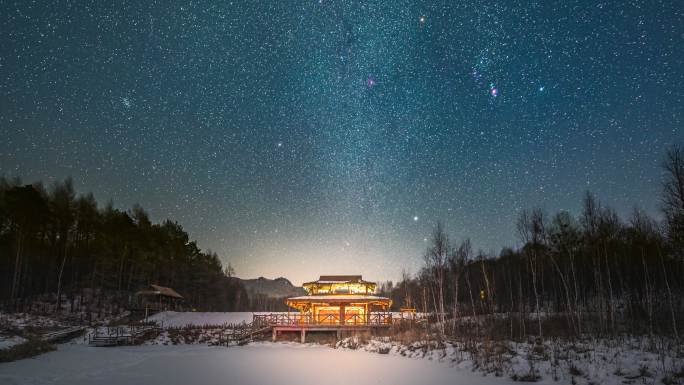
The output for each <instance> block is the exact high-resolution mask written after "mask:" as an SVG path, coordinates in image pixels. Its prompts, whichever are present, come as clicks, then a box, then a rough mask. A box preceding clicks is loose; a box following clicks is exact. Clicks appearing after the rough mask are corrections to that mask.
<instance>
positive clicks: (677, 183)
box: [390, 147, 684, 338]
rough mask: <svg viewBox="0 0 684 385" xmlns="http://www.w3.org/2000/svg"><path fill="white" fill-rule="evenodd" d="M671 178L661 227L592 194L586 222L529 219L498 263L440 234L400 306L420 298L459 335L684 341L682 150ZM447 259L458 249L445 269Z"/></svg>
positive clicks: (536, 214)
mask: <svg viewBox="0 0 684 385" xmlns="http://www.w3.org/2000/svg"><path fill="white" fill-rule="evenodd" d="M663 170H664V176H665V179H664V182H663V194H662V208H663V214H664V215H663V220H662V222H659V221H657V220H656V219H654V218H651V217H649V216H648V215H647V214H646V213H645V212H643V211H641V210H638V209H635V210H634V213H633V214H632V215H631V217H630V218H626V220H623V219H621V218H620V217H619V216H618V215H617V213H616V212H615V210H613V209H611V208H610V207H608V206H606V205H604V204H602V202H600V201H599V200H598V199H597V198H596V197H595V196H594V195H592V194H591V193H589V192H587V193H586V194H585V197H584V199H583V202H582V210H581V212H580V214H579V216H578V217H574V216H573V215H572V214H571V213H569V212H565V211H561V212H559V213H556V214H554V215H552V216H549V217H547V216H546V215H545V214H544V212H543V211H542V210H540V209H538V208H533V209H531V210H523V211H522V212H521V213H520V215H519V218H518V221H517V223H516V229H517V232H518V235H519V239H520V241H521V246H520V247H518V248H517V249H511V248H505V249H503V250H502V251H501V252H500V253H499V255H498V256H493V255H487V254H485V253H483V252H478V253H473V251H472V246H471V244H470V241H469V240H465V241H464V242H462V243H461V244H460V246H459V247H457V248H456V249H455V250H451V249H450V246H449V245H448V242H446V240H447V239H448V237H447V234H448V233H447V231H446V230H445V229H444V228H443V226H442V225H437V227H436V229H435V234H436V235H435V236H433V239H432V244H431V245H430V246H429V247H428V254H427V255H426V258H425V259H424V261H425V264H424V267H423V269H422V270H421V271H419V272H418V273H417V274H416V276H415V278H413V277H410V276H407V275H405V276H404V277H403V278H402V281H401V282H399V283H398V284H397V285H395V289H394V290H395V291H396V293H390V295H391V296H392V298H393V299H394V300H395V305H394V306H395V307H396V308H399V307H403V306H408V303H406V302H407V300H406V299H412V301H411V302H412V305H413V306H412V307H416V308H418V310H419V311H423V312H427V313H429V314H431V315H432V317H433V319H434V320H435V321H437V322H440V323H441V324H442V325H444V326H449V329H450V330H447V331H446V334H449V333H453V334H454V335H458V334H469V335H478V336H482V333H483V331H486V333H487V335H499V336H503V337H507V338H525V337H526V336H528V335H529V334H532V335H537V336H550V335H570V336H581V335H599V336H608V335H611V336H612V335H618V334H624V333H630V334H646V335H655V334H667V335H672V336H674V337H675V338H679V330H678V325H681V324H682V321H684V320H683V318H684V301H683V300H682V298H684V152H683V151H682V149H681V148H679V147H673V148H671V149H670V150H668V151H667V154H666V156H665V160H664V162H663ZM547 218H550V219H547ZM441 250H449V251H448V252H447V255H448V258H447V260H446V263H445V264H442V263H441V261H442V259H441V257H440V255H442V253H441ZM440 266H442V268H443V273H440ZM440 287H443V288H444V290H443V294H444V295H443V296H440V295H439V291H440V289H439V288H440ZM416 299H418V300H416ZM421 299H422V301H421ZM441 301H443V302H442V303H440V302H441ZM409 307H411V306H409ZM442 309H452V310H451V311H450V313H449V318H450V319H447V320H445V319H444V318H443V315H444V314H445V313H444V311H443V310H442ZM474 319H477V320H478V321H477V322H474V321H473V320H474Z"/></svg>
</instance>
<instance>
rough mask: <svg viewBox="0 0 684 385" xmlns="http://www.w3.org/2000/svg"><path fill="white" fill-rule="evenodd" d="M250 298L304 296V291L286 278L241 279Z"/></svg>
mask: <svg viewBox="0 0 684 385" xmlns="http://www.w3.org/2000/svg"><path fill="white" fill-rule="evenodd" d="M234 279H238V280H240V281H241V282H242V284H243V285H244V287H245V289H246V290H247V294H248V295H249V297H250V298H254V297H256V296H258V295H263V296H266V297H268V298H283V297H296V296H299V295H306V290H304V289H303V288H302V287H300V286H294V285H293V284H292V282H290V281H289V280H288V279H287V278H283V277H280V278H276V279H268V278H264V277H259V278H256V279H241V278H237V277H235V278H234Z"/></svg>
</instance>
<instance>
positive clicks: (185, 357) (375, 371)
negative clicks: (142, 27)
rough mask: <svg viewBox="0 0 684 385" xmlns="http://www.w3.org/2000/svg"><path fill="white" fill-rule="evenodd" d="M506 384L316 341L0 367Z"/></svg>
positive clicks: (89, 350) (108, 378) (198, 378)
mask: <svg viewBox="0 0 684 385" xmlns="http://www.w3.org/2000/svg"><path fill="white" fill-rule="evenodd" d="M352 383H353V384H357V385H363V384H388V385H390V384H391V385H401V384H419V385H432V384H469V385H477V384H504V383H512V381H511V380H510V379H502V378H495V377H491V376H489V377H483V376H482V374H480V373H473V372H471V371H469V370H467V369H460V368H455V367H452V366H450V365H449V364H447V363H441V362H433V361H430V360H426V359H409V358H405V357H400V356H393V355H381V354H373V353H367V352H363V351H353V350H343V349H332V348H329V347H325V346H317V345H299V344H290V343H276V344H271V343H257V344H251V345H247V346H243V347H230V348H227V347H210V346H201V345H178V346H163V345H161V346H160V345H149V346H132V347H117V348H96V347H89V346H85V345H71V344H68V345H60V346H59V350H57V351H55V352H51V353H48V354H44V355H41V356H38V357H36V358H33V359H27V360H21V361H17V362H12V363H6V364H0V384H3V385H4V384H22V385H29V384H41V385H48V384H59V385H85V384H93V385H96V384H147V385H214V384H216V385H218V384H221V385H228V384H231V385H250V384H253V385H267V384H296V385H321V384H325V385H335V384H340V385H341V384H344V385H348V384H352Z"/></svg>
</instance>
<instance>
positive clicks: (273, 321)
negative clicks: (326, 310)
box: [252, 312, 392, 327]
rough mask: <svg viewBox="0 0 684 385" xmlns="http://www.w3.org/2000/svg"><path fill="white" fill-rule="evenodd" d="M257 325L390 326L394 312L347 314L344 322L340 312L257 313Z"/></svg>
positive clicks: (254, 318) (255, 322)
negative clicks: (317, 314)
mask: <svg viewBox="0 0 684 385" xmlns="http://www.w3.org/2000/svg"><path fill="white" fill-rule="evenodd" d="M252 323H253V325H254V326H255V327H266V326H317V325H319V326H328V325H330V326H335V325H340V326H389V325H391V324H392V313H387V312H373V313H370V314H368V315H362V314H347V315H345V316H344V322H340V315H339V314H321V315H319V316H318V317H314V316H313V315H311V314H299V313H293V314H289V313H273V314H255V315H254V317H253V320H252Z"/></svg>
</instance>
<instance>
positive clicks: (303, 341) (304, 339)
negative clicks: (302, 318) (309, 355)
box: [302, 328, 306, 343]
mask: <svg viewBox="0 0 684 385" xmlns="http://www.w3.org/2000/svg"><path fill="white" fill-rule="evenodd" d="M302 343H306V329H304V328H302Z"/></svg>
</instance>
